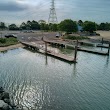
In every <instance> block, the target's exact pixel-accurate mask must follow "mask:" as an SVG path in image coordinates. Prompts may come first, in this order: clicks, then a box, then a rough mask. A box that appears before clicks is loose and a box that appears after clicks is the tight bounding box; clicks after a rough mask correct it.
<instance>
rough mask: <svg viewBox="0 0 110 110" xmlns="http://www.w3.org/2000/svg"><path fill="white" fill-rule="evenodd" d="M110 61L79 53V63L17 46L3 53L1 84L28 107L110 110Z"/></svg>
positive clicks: (67, 51)
mask: <svg viewBox="0 0 110 110" xmlns="http://www.w3.org/2000/svg"><path fill="white" fill-rule="evenodd" d="M59 51H61V52H62V53H65V54H69V55H70V56H73V55H74V51H73V50H68V49H67V50H63V49H60V50H59ZM109 62H110V61H109V57H107V56H101V55H95V54H90V53H84V52H78V63H77V64H69V63H66V62H63V61H60V60H58V59H55V58H52V57H50V56H45V55H42V54H39V53H33V52H31V51H29V50H26V49H22V48H19V49H14V50H10V51H7V52H6V53H0V86H3V87H4V88H5V89H6V90H7V91H9V92H10V96H11V99H12V102H13V103H15V104H16V105H19V107H21V108H24V109H26V110H28V109H35V110H109V109H110V105H109V102H110V96H109V93H110V83H109V82H110V81H109V80H110V74H109V71H110V63H109Z"/></svg>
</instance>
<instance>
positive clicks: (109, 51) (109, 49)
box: [108, 43, 110, 55]
mask: <svg viewBox="0 0 110 110" xmlns="http://www.w3.org/2000/svg"><path fill="white" fill-rule="evenodd" d="M109 53H110V43H109V47H108V55H109Z"/></svg>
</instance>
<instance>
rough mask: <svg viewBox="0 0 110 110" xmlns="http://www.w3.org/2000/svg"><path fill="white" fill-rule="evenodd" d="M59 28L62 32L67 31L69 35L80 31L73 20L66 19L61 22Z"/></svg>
mask: <svg viewBox="0 0 110 110" xmlns="http://www.w3.org/2000/svg"><path fill="white" fill-rule="evenodd" d="M58 27H59V30H60V31H65V32H67V33H68V32H76V31H78V27H77V24H76V22H74V21H72V20H71V19H66V20H64V21H61V23H60V24H59V26H58Z"/></svg>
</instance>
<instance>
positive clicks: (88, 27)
mask: <svg viewBox="0 0 110 110" xmlns="http://www.w3.org/2000/svg"><path fill="white" fill-rule="evenodd" d="M78 26H79V27H81V28H82V29H81V30H80V31H89V32H91V33H93V32H94V31H96V30H107V31H108V30H110V23H107V22H106V23H100V24H97V23H95V22H92V21H84V22H83V21H82V20H79V21H73V20H71V19H65V20H63V21H61V22H60V23H59V24H51V23H50V24H48V23H46V21H44V20H39V21H38V22H37V21H35V20H33V21H27V22H23V23H21V24H20V26H17V25H16V24H10V25H9V26H6V24H5V23H4V22H0V30H5V29H9V30H44V31H65V32H68V33H69V32H77V31H78Z"/></svg>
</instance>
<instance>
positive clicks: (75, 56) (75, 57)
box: [74, 40, 78, 62]
mask: <svg viewBox="0 0 110 110" xmlns="http://www.w3.org/2000/svg"><path fill="white" fill-rule="evenodd" d="M77 48H78V40H77V42H76V46H75V55H74V61H75V62H76V59H77V50H78V49H77Z"/></svg>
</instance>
